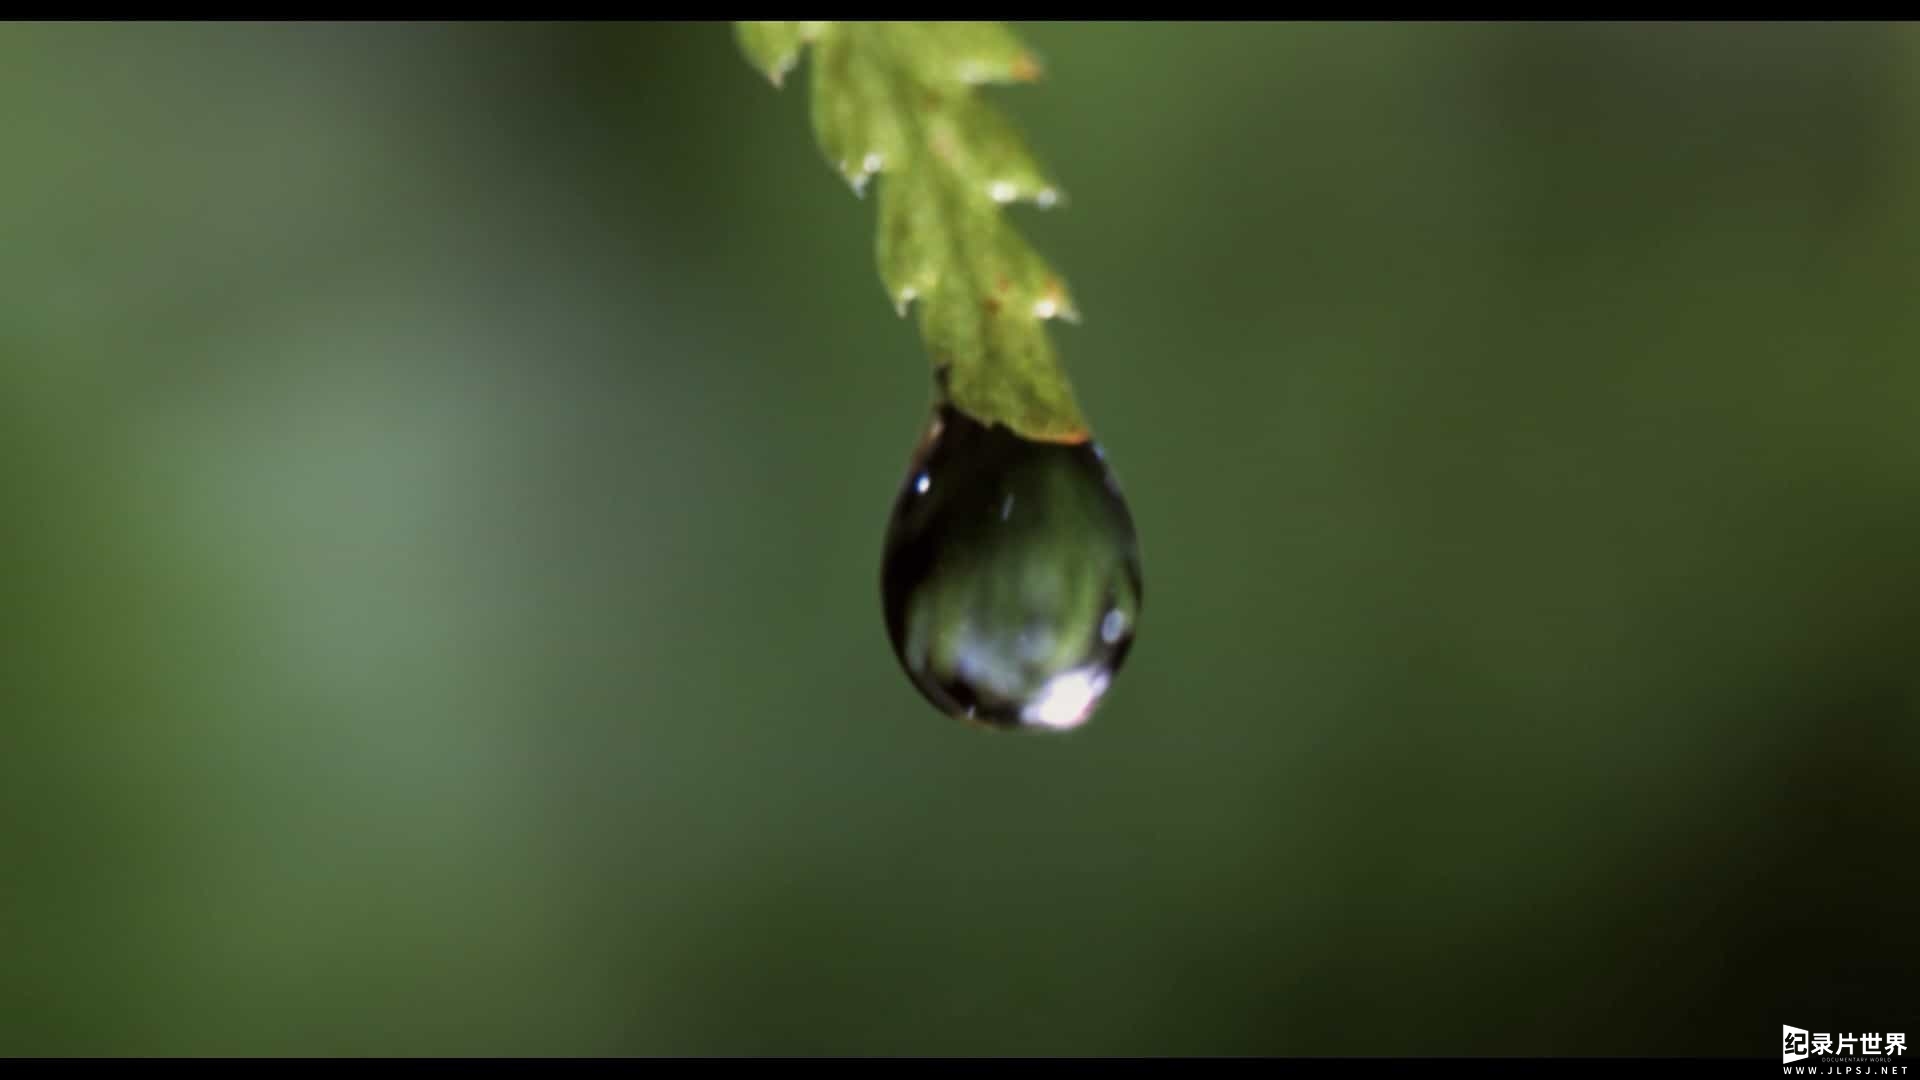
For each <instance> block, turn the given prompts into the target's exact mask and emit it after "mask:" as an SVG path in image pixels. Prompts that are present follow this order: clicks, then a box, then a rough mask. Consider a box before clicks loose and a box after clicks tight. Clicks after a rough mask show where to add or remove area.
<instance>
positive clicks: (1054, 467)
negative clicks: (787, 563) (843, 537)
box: [880, 408, 1144, 731]
mask: <svg viewBox="0 0 1920 1080" xmlns="http://www.w3.org/2000/svg"><path fill="white" fill-rule="evenodd" d="M906 476H907V480H906V481H905V482H904V483H903V484H902V487H901V490H900V493H899V497H898V499H897V501H896V502H895V504H894V507H893V516H892V520H891V521H890V523H889V525H888V529H887V537H886V547H885V553H884V555H883V558H882V567H881V575H880V577H881V599H882V606H883V608H884V611H885V615H886V625H887V634H888V637H889V638H890V640H891V641H892V644H893V650H894V653H895V655H896V656H897V657H898V658H899V661H900V664H901V666H902V667H903V668H904V669H905V670H906V673H907V676H908V677H909V678H910V679H911V680H912V681H913V684H914V685H915V686H916V687H917V688H918V689H919V691H920V693H921V694H922V695H923V696H925V697H926V699H927V700H928V701H930V702H932V703H933V705H934V707H935V708H937V709H939V710H940V711H941V712H943V713H945V714H947V715H949V716H952V717H955V718H959V719H964V720H969V721H971V722H973V723H977V724H983V725H987V726H991V727H996V728H1005V729H1019V730H1055V731H1058V730H1065V729H1069V728H1074V727H1078V726H1080V725H1081V724H1083V723H1085V722H1086V721H1087V720H1088V719H1089V718H1090V717H1091V716H1092V715H1093V712H1094V710H1095V709H1096V708H1098V706H1099V704H1100V702H1101V700H1102V699H1103V698H1104V696H1105V695H1106V693H1107V691H1108V690H1109V689H1110V688H1111V686H1112V684H1113V679H1114V676H1115V675H1116V674H1117V673H1118V672H1119V670H1120V667H1121V665H1122V664H1123V663H1124V662H1125V660H1126V657H1127V653H1128V651H1129V650H1130V649H1131V648H1132V645H1133V638H1134V630H1135V627H1136V626H1137V625H1138V624H1139V621H1140V610H1141V605H1142V602H1143V599H1144V588H1143V585H1142V581H1141V574H1140V555H1139V542H1138V539H1137V537H1136V535H1135V532H1134V523H1133V518H1132V515H1131V513H1130V512H1129V511H1128V509H1127V504H1126V501H1125V499H1124V498H1123V497H1122V495H1121V492H1120V485H1119V483H1118V481H1117V480H1116V479H1115V477H1114V475H1113V473H1112V471H1111V470H1110V468H1109V467H1108V465H1107V462H1106V459H1105V456H1104V455H1103V454H1102V453H1101V452H1100V448H1099V447H1098V446H1097V445H1096V444H1094V443H1092V442H1085V443H1080V444H1078V445H1066V444H1057V443H1041V442H1031V441H1028V440H1026V439H1022V438H1020V437H1019V436H1017V435H1014V434H1013V433H1012V432H1010V431H1008V430H1007V429H1006V428H1003V427H989V426H985V425H982V424H980V423H978V422H976V421H974V420H973V419H971V418H970V417H968V416H966V415H964V414H962V413H959V412H957V411H955V410H953V409H950V408H942V409H940V410H938V411H937V412H936V413H935V415H934V417H933V419H932V421H931V423H930V424H929V425H928V427H927V429H926V431H925V433H924V435H923V436H922V438H921V441H920V445H919V446H918V447H917V448H916V449H915V451H914V454H913V460H912V462H911V466H910V468H909V469H908V470H907V473H906ZM1015 507H1018V510H1019V512H1018V513H1013V512H1011V511H1012V510H1013V508H1015Z"/></svg>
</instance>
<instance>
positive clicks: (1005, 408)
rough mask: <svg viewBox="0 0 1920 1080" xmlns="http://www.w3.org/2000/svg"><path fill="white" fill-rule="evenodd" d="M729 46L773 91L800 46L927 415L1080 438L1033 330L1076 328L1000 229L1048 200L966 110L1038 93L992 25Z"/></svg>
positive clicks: (830, 157) (818, 114) (758, 38)
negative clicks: (923, 388)
mask: <svg viewBox="0 0 1920 1080" xmlns="http://www.w3.org/2000/svg"><path fill="white" fill-rule="evenodd" d="M736 32H737V36H738V39H739V42H740V47H741V50H742V51H743V52H744V53H745V54H746V56H747V59H748V60H749V61H750V62H751V63H752V64H753V65H754V66H755V67H756V68H758V69H759V70H760V71H761V72H763V73H764V74H766V76H767V78H768V79H770V80H771V81H772V82H773V83H774V85H776V86H779V85H781V84H782V82H783V80H784V78H785V76H786V74H787V73H788V72H790V71H791V70H792V69H793V67H794V65H795V64H797V63H798V62H799V60H800V57H801V54H802V53H803V51H805V49H806V48H807V46H808V45H811V46H812V48H813V55H812V57H811V64H812V79H811V81H810V84H809V91H810V95H811V96H810V100H809V116H810V118H811V122H812V124H813V132H814V138H815V140H816V142H817V143H818V145H819V147H820V151H821V153H822V154H823V155H824V156H825V157H826V159H827V162H828V164H829V165H830V166H832V168H834V169H835V170H836V171H837V172H839V173H840V175H841V177H842V178H843V179H844V180H845V181H846V182H847V184H848V185H849V186H850V187H852V189H853V191H854V193H855V194H856V195H859V196H862V197H864V196H865V195H866V193H867V191H868V188H869V185H874V184H876V183H877V188H878V191H879V197H878V204H879V206H878V218H879V221H878V227H877V233H876V244H875V256H876V261H877V264H878V270H879V276H880V281H881V284H882V286H883V287H884V288H885V289H886V293H887V296H888V298H889V299H890V300H891V301H892V302H893V304H894V306H895V308H896V309H897V310H898V311H899V312H900V313H901V314H902V315H905V314H906V313H907V312H908V311H909V310H911V309H915V308H916V306H917V311H918V314H919V329H920V336H921V339H922V341H923V342H924V344H925V346H926V348H927V352H928V357H929V359H930V361H931V363H932V365H933V369H934V372H935V376H936V378H935V386H936V389H937V391H938V392H939V394H940V395H941V397H942V398H943V400H944V401H945V402H946V403H947V404H950V405H952V406H953V407H955V408H957V409H960V410H961V411H963V412H966V413H968V414H970V415H972V416H973V417H974V418H975V419H977V420H979V421H981V422H983V423H988V424H995V423H997V424H1003V425H1005V426H1007V427H1009V428H1011V429H1013V430H1014V431H1015V432H1016V433H1017V434H1020V435H1022V436H1025V437H1027V438H1030V439H1038V440H1044V441H1051V442H1079V441H1082V440H1084V439H1086V438H1087V437H1088V427H1087V423H1086V421H1085V419H1084V418H1083V417H1082V415H1081V413H1080V409H1079V406H1078V404H1077V403H1076V402H1075V400H1074V394H1073V388H1072V385H1071V384H1070V382H1069V381H1068V378H1067V374H1066V370H1065V367H1064V365H1063V364H1062V363H1061V360H1060V356H1059V353H1058V352H1057V351H1056V349H1055V347H1054V343H1053V340H1052V338H1051V336H1050V335H1049V333H1048V328H1047V325H1046V324H1047V322H1048V321H1049V320H1051V319H1055V318H1064V319H1067V320H1069V321H1073V320H1075V319H1077V318H1078V313H1077V311H1076V309H1075V307H1074V304H1073V299H1072V297H1071V295H1070V294H1069V292H1068V289H1067V286H1066V282H1065V281H1064V279H1063V278H1062V277H1061V275H1060V274H1059V273H1057V272H1056V271H1055V270H1054V268H1053V267H1052V266H1051V265H1050V264H1049V263H1048V261H1047V260H1046V258H1045V257H1044V256H1042V255H1041V254H1040V253H1039V252H1037V251H1036V250H1035V249H1034V248H1033V246H1032V245H1031V244H1029V243H1028V242H1027V240H1026V238H1025V237H1024V236H1022V235H1021V234H1020V232H1019V231H1018V230H1017V229H1015V228H1014V226H1013V224H1012V222H1011V221H1010V220H1009V219H1008V218H1007V205H1008V204H1010V203H1015V202H1024V203H1032V204H1034V205H1036V206H1040V207H1050V206H1057V205H1060V204H1061V203H1062V201H1063V196H1062V194H1061V188H1060V185H1059V183H1058V182H1057V181H1056V180H1055V179H1054V177H1053V176H1052V175H1051V174H1050V173H1049V172H1048V171H1047V169H1046V168H1045V167H1044V166H1043V165H1042V163H1041V162H1040V161H1039V160H1038V159H1037V158H1036V157H1035V156H1034V154H1033V153H1032V151H1031V150H1030V148H1029V147H1028V146H1027V144H1026V141H1025V139H1024V138H1023V137H1022V135H1021V134H1020V132H1019V130H1018V129H1017V128H1016V127H1015V125H1014V124H1013V122H1012V121H1011V120H1009V119H1008V117H1007V116H1006V115H1005V114H1004V113H1003V112H1001V111H1000V110H999V109H998V108H996V107H995V106H994V104H993V103H992V102H990V101H988V100H986V99H985V98H983V97H982V96H980V88H981V87H984V86H988V85H994V84H1004V83H1019V82H1031V81H1033V80H1035V79H1038V78H1039V77H1040V70H1041V69H1040V63H1039V60H1038V59H1037V58H1036V57H1035V56H1034V55H1033V54H1032V53H1031V52H1030V51H1029V50H1028V49H1027V48H1026V47H1025V46H1024V45H1023V44H1022V43H1021V42H1020V40H1019V39H1018V37H1017V36H1015V35H1014V33H1013V32H1012V31H1011V30H1009V29H1008V28H1007V27H1005V26H1004V25H1002V24H1000V23H838V22H830V23H796V22H788V23H764V22H761V23H737V24H736Z"/></svg>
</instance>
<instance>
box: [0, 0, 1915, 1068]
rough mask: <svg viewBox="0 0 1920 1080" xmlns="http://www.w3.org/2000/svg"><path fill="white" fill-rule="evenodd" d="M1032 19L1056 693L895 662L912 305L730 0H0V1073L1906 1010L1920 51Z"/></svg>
mask: <svg viewBox="0 0 1920 1080" xmlns="http://www.w3.org/2000/svg"><path fill="white" fill-rule="evenodd" d="M1024 33H1025V34H1026V35H1027V37H1028V40H1029V41H1030V42H1031V43H1032V45H1033V46H1034V47H1035V48H1036V50H1037V51H1038V52H1039V53H1040V55H1041V56H1042V57H1043V58H1044V60H1045V61H1046V64H1047V68H1048V75H1047V78H1046V80H1045V81H1044V82H1042V83H1041V84H1039V85H1036V86H1031V87H1023V88H1019V89H1008V90H998V91H994V96H995V98H996V100H998V101H1000V102H1001V103H1002V104H1004V105H1005V106H1006V107H1007V108H1008V109H1009V110H1010V111H1011V113H1012V115H1013V116H1014V117H1015V118H1016V119H1017V121H1018V122H1019V123H1020V124H1021V125H1022V127H1023V128H1024V129H1025V130H1026V131H1027V133H1028V135H1029V136H1030V138H1031V140H1032V142H1033V144H1034V145H1035V146H1036V147H1037V148H1038V149H1039V151H1040V153H1041V154H1042V156H1043V157H1044V158H1045V159H1046V160H1047V161H1048V162H1049V163H1050V164H1051V165H1052V166H1053V167H1054V168H1055V170H1056V171H1057V172H1058V174H1059V175H1060V176H1061V177H1062V179H1063V181H1064V184H1065V186H1066V189H1067V192H1068V194H1069V197H1070V200H1071V201H1070V204H1069V205H1068V206H1067V207H1065V208H1060V209H1055V210H1053V211H1048V212H1040V211H1036V210H1030V209H1020V210H1017V211H1016V213H1017V214H1019V220H1020V222H1021V224H1022V225H1023V227H1025V228H1026V229H1027V230H1028V235H1029V236H1030V237H1032V238H1033V240H1034V241H1035V243H1036V244H1037V245H1038V246H1039V247H1040V248H1041V249H1042V250H1043V251H1045V252H1046V253H1047V254H1048V255H1049V256H1050V257H1051V258H1052V259H1053V260H1054V261H1055V264H1056V265H1057V266H1058V267H1059V268H1060V269H1061V270H1062V271H1063V272H1064V273H1065V274H1066V276H1067V278H1068V280H1069V281H1070V282H1071V283H1072V285H1073V287H1074V289H1075V292H1076V295H1077V297H1078V299H1079V301H1080V305H1081V308H1082V310H1083V312H1084V314H1085V320H1084V322H1083V323H1082V324H1081V325H1079V326H1077V327H1060V328H1059V329H1058V331H1057V333H1058V340H1059V341H1060V342H1061V345H1062V348H1063V350H1064V352H1065V355H1066V358H1067V361H1068V363H1069V364H1070V365H1071V370H1072V372H1073V376H1074V378H1075V380H1076V383H1077V385H1078V388H1079V392H1080V396H1081V399H1082V402H1083V404H1084V405H1085V407H1086V409H1087V411H1088V413H1089V415H1090V416H1091V417H1092V418H1093V420H1094V423H1095V425H1096V428H1097V431H1098V434H1099V436H1100V438H1101V439H1102V441H1103V442H1104V444H1105V445H1106V448H1107V450H1108V453H1109V456H1110V459H1111V460H1112V461H1113V463H1114V464H1115V465H1116V467H1117V468H1118V470H1119V473H1120V477H1121V480H1122V482H1123V483H1124V484H1125V486H1126V490H1127V492H1128V495H1129V497H1130V499H1131V502H1132V507H1133V510H1134V513H1135V515H1136V517H1137V519H1138V521H1139V523H1140V528H1141V532H1142V538H1143V542H1144V545H1145V552H1146V563H1145V569H1146V586H1147V592H1146V610H1145V617H1144V619H1143V621H1142V623H1141V633H1140V637H1139V639H1138V642H1137V644H1136V647H1135V649H1134V652H1133V654H1132V657H1131V659H1130V660H1129V662H1128V665H1127V668H1126V670H1125V671H1124V672H1123V673H1122V675H1121V677H1120V679H1119V680H1118V682H1117V685H1116V687H1115V690H1114V692H1113V694H1112V695H1111V696H1110V697H1109V699H1108V701H1107V703H1106V705H1105V707H1104V708H1103V709H1102V710H1101V712H1100V713H1099V715H1098V716H1097V718H1096V719H1095V721H1094V722H1093V724H1092V725H1091V726H1089V727H1088V728H1086V729H1084V730H1082V731H1080V732H1077V733H1075V734H1074V735H1072V736H1070V737H1064V738H1040V737H1005V736H994V735H988V734H983V733H981V732H978V731H975V730H973V729H969V728H963V727H961V726H959V725H957V724H955V723H953V722H951V721H948V720H946V719H944V718H941V717H939V716H936V715H934V714H933V713H932V712H931V711H930V710H929V709H928V708H927V707H926V706H925V705H924V703H923V702H922V701H921V700H920V698H919V697H918V696H917V695H916V694H915V693H914V691H913V690H912V688H911V687H910V686H909V684H908V683H907V681H906V680H905V678H904V677H903V676H902V675H901V674H900V673H899V671H898V670H897V668H896V666H895V662H894V659H893V657H892V655H891V654H890V652H889V650H888V647H887V642H886V639H885V635H884V631H883V628H882V625H881V620H880V612H879V598H878V576H877V575H878V559H879V545H880V537H881V529H882V526H883V524H884V521H885V517H886V511H887V504H888V500H889V498H890V497H891V495H892V493H893V491H894V489H895V487H896V485H897V484H898V483H899V481H900V478H901V475H902V470H903V468H904V467H905V461H906V455H907V453H908V451H909V450H910V448H911V445H912V442H913V440H914V438H915V437H916V436H917V434H918V430H919V426H920V424H921V421H922V419H923V416H924V409H925V406H926V403H927V399H928V388H929V383H928V371H927V367H926V363H925V359H924V355H923V354H922V353H921V351H920V350H919V344H918V341H917V339H916V337H915V335H914V328H913V324H912V323H911V322H910V321H902V320H899V319H896V318H895V317H894V316H893V314H892V311H891V308H890V306H889V305H888V303H887V301H886V299H885V297H884V295H883V294H882V292H881V289H880V286H879V282H878V278H877V275H876V272H875V270H874V267H873V260H872V237H873V229H874V219H873V204H872V203H871V201H863V200H860V199H856V198H854V197H853V196H852V194H851V193H850V191H849V190H848V189H847V188H846V187H845V185H844V184H842V183H841V181H840V180H839V179H838V178H837V177H835V176H834V175H833V173H832V172H831V171H830V170H829V169H828V168H827V167H826V164H825V162H824V161H823V159H822V158H821V157H820V155H819V153H818V151H817V150H816V149H815V148H814V146H813V143H812V141H811V138H812V137H811V133H810V131H809V129H808V126H807V121H806V103H805V99H804V96H803V95H802V93H800V92H797V91H796V89H795V87H794V84H791V83H790V84H789V86H788V89H786V90H785V91H776V90H774V89H773V88H772V87H771V86H769V85H768V84H767V82H766V81H765V80H764V79H762V78H761V77H760V76H759V75H758V74H756V73H755V72H754V71H753V70H752V69H751V68H750V67H748V66H747V64H746V63H745V61H744V60H743V59H742V58H741V56H740V54H739V53H738V52H737V50H736V47H735V45H734V42H733V39H732V36H731V31H730V29H729V28H728V27H727V25H726V24H722V23H711V24H682V25H674V24H646V23H633V24H624V25H619V24H615V25H593V24H563V25H550V26H548V25H537V24H525V25H511V24H506V25H446V26H439V25H430V24H416V25H404V24H393V25H364V26H363V25H336V24H324V23H305V24H303V23H282V24H258V25H249V24H237V23H236V24H219V25H193V24H149V25H135V24H119V25H115V24H72V25H61V24H15V25H11V26H7V27H5V28H4V29H0V133H3V134H4V151H3V152H4V158H5V165H4V168H0V566H4V567H5V573H4V577H3V578H0V582H3V583H4V584H0V596H4V602H0V627H4V637H3V638H0V646H3V647H0V709H3V710H4V715H0V1051H4V1052H7V1053H10V1054H28V1055H38V1054H127V1053H138V1054H396V1055H397V1054H408V1055H419V1054H434V1055H454V1054H458V1055H487V1054H570V1055H571V1054H941V1055H946V1054H1127V1055H1135V1054H1140V1055H1146V1054H1154V1055H1161V1054H1315V1055H1321V1054H1326V1055H1343V1054H1489V1055H1504V1054H1688V1055H1698V1054H1733V1055H1749V1054H1751V1055H1754V1056H1766V1055H1770V1054H1772V1053H1773V1051H1774V1049H1775V1047H1774V1042H1773V1040H1774V1039H1775V1034H1774V1033H1775V1031H1776V1030H1777V1027H1776V1025H1780V1024H1783V1023H1791V1024H1794V1025H1796V1026H1801V1027H1808V1028H1812V1029H1816V1030H1829V1029H1830V1030H1833V1031H1836V1032H1837V1031H1842V1030H1845V1031H1853V1030H1856V1029H1858V1030H1873V1031H1880V1030H1912V1029H1913V1028H1915V1027H1920V1009H1916V1007H1915V1006H1916V992H1915V979H1914V976H1915V973H1916V970H1917V964H1920V962H1917V961H1916V956H1920V952H1916V948H1915V947H1916V945H1920V940H1916V938H1920V932H1917V931H1916V926H1920V919H1915V918H1914V914H1915V911H1916V902H1915V896H1916V893H1915V890H1914V886H1915V884H1916V874H1915V868H1914V861H1915V858H1916V854H1917V851H1920V845H1917V844H1916V841H1920V799H1916V796H1915V781H1916V779H1920V773H1917V772H1916V768H1917V767H1920V728H1917V724H1920V305H1916V294H1915V289H1916V272H1920V30H1916V28H1914V27H1911V26H1888V25H1875V24H1828V25H1821V24H1797V25H1765V24H1727V25H1690V24H1680V23H1673V24H1656V25H1635V24H1626V23H1618V24H1594V25H1581V24H1564V25H1554V24H1538V25H1500V24H1461V25H1424V24H1415V23H1402V24H1376V25H1364V24H1352V25H1338V24H1306V23H1301V24H1265V25H1232V24H1206V25H1180V24H1154V25H1102V24H1074V23H1046V24H1039V25H1032V26H1027V27H1024ZM882 182H884V181H882Z"/></svg>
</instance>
